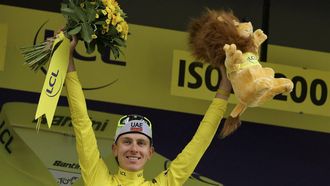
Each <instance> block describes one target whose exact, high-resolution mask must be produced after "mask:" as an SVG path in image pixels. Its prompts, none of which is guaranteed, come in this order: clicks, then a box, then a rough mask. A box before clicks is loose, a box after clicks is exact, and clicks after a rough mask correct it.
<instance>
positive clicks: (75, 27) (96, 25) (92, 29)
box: [21, 0, 129, 71]
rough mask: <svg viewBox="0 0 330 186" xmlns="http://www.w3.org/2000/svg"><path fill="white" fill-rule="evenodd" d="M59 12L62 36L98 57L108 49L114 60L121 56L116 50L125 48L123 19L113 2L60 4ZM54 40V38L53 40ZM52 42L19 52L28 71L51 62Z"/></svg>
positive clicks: (82, 0)
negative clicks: (61, 17) (75, 41)
mask: <svg viewBox="0 0 330 186" xmlns="http://www.w3.org/2000/svg"><path fill="white" fill-rule="evenodd" d="M61 12H62V14H63V15H64V17H65V18H66V20H67V23H66V26H65V28H64V29H63V32H64V35H65V36H66V37H67V38H71V37H72V36H73V35H76V36H77V38H78V40H82V41H83V42H84V44H85V48H86V52H87V53H92V52H94V51H95V47H97V50H98V52H99V53H101V54H102V53H104V52H105V50H106V49H107V48H110V51H111V53H112V54H113V56H114V58H115V59H117V58H118V57H119V55H120V53H121V54H122V51H121V50H120V47H126V44H125V42H126V40H127V35H128V34H129V32H128V24H127V22H126V21H125V18H126V17H127V16H126V14H125V13H124V12H123V10H122V9H121V8H120V7H119V5H118V2H117V1H116V0H64V1H63V2H62V7H61ZM55 37H56V36H55ZM55 37H54V38H49V39H47V40H46V41H45V42H43V43H39V44H36V45H34V46H30V47H24V48H21V52H22V54H23V56H24V59H25V62H26V64H27V65H28V66H30V67H31V69H32V70H35V71H36V70H38V69H39V68H40V67H42V66H43V65H45V64H46V63H47V62H48V61H49V59H50V58H51V55H52V52H53V50H56V48H57V47H56V46H53V42H54V39H55Z"/></svg>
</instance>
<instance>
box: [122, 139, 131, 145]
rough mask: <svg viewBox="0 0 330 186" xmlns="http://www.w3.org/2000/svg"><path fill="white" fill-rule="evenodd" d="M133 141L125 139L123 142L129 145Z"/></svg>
mask: <svg viewBox="0 0 330 186" xmlns="http://www.w3.org/2000/svg"><path fill="white" fill-rule="evenodd" d="M131 143H132V142H131V140H124V141H123V144H126V145H129V144H131Z"/></svg>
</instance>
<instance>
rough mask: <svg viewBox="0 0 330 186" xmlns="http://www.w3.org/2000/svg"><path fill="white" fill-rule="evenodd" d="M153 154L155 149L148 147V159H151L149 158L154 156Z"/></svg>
mask: <svg viewBox="0 0 330 186" xmlns="http://www.w3.org/2000/svg"><path fill="white" fill-rule="evenodd" d="M154 152H155V148H154V147H153V146H152V147H150V149H149V157H148V159H151V157H152V155H153V154H154Z"/></svg>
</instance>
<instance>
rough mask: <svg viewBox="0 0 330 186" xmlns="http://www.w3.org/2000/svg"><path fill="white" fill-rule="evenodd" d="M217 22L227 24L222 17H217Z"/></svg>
mask: <svg viewBox="0 0 330 186" xmlns="http://www.w3.org/2000/svg"><path fill="white" fill-rule="evenodd" d="M217 20H218V21H220V22H225V19H224V18H223V17H222V16H219V17H217Z"/></svg>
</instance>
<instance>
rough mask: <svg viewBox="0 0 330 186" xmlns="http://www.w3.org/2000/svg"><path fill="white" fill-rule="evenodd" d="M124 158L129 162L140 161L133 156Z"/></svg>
mask: <svg viewBox="0 0 330 186" xmlns="http://www.w3.org/2000/svg"><path fill="white" fill-rule="evenodd" d="M126 158H127V159H128V160H130V161H137V160H140V159H141V158H140V157H135V156H126Z"/></svg>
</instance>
